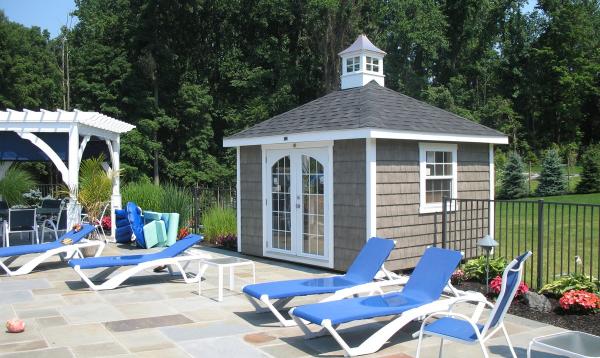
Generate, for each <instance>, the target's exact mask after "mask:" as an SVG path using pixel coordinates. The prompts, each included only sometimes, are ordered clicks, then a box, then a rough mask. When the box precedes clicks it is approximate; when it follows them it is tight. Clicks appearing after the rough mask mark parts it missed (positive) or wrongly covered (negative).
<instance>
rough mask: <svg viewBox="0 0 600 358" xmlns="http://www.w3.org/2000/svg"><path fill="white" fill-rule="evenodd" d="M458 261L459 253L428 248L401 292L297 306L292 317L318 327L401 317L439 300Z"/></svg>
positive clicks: (459, 258) (460, 256)
mask: <svg viewBox="0 0 600 358" xmlns="http://www.w3.org/2000/svg"><path fill="white" fill-rule="evenodd" d="M461 258H462V255H461V254H460V252H457V251H452V250H446V249H438V248H435V247H430V248H428V249H427V250H425V254H423V256H422V257H421V259H420V260H419V262H418V263H417V267H415V269H414V271H413V273H412V274H411V275H410V278H409V279H408V282H407V283H406V285H405V286H404V289H403V290H402V292H394V293H388V294H386V295H380V296H371V297H358V298H349V299H345V300H341V301H333V302H325V303H316V304H310V305H304V306H299V307H297V308H296V309H295V310H294V315H296V316H298V317H300V318H303V319H305V320H307V321H310V322H312V323H315V324H321V322H323V320H325V319H329V320H331V322H332V324H339V323H345V322H350V321H354V320H359V319H367V318H373V317H382V316H389V315H398V314H402V313H404V312H406V311H407V310H409V309H413V308H416V307H419V306H422V305H424V304H427V303H430V302H433V301H435V300H437V299H439V298H440V296H441V294H442V292H443V291H444V287H446V285H447V284H448V281H449V280H450V277H451V276H452V273H453V272H454V270H455V269H456V267H457V266H458V264H459V263H460V260H461Z"/></svg>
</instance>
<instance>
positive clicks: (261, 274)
mask: <svg viewBox="0 0 600 358" xmlns="http://www.w3.org/2000/svg"><path fill="white" fill-rule="evenodd" d="M201 250H203V251H210V252H211V254H212V255H213V256H214V257H219V256H224V255H237V254H235V253H231V252H229V251H222V250H218V249H212V248H203V249H201ZM128 253H131V251H130V250H129V249H128V248H126V247H117V246H115V245H114V244H110V245H108V246H107V248H106V251H105V255H112V254H128ZM249 258H250V259H255V258H253V257H249ZM18 262H19V261H17V263H18ZM190 271H194V272H195V271H197V264H196V263H193V264H192V265H191V266H190ZM236 275H237V279H236V284H237V291H235V292H231V291H226V292H225V299H224V300H223V302H220V303H219V302H216V300H215V298H216V296H217V290H216V284H217V279H216V272H215V271H214V270H210V269H209V271H208V272H207V273H206V275H205V279H204V281H203V290H202V295H201V296H198V286H197V284H185V283H182V280H181V278H180V277H179V278H178V277H176V276H174V277H169V276H167V275H166V274H154V273H150V272H148V273H144V274H143V275H140V276H136V277H134V278H133V279H131V280H130V281H127V282H126V284H125V285H124V286H123V287H122V288H118V289H115V290H110V291H101V292H94V291H91V290H90V289H89V288H88V287H87V286H86V285H85V284H83V283H82V282H81V281H80V280H79V277H78V276H77V274H75V272H73V270H72V269H71V268H69V267H67V266H66V265H64V264H62V263H60V262H59V261H58V259H56V260H54V261H50V262H49V263H47V264H44V265H42V266H41V269H40V270H38V271H36V272H34V273H32V274H30V275H27V276H22V277H6V276H2V277H1V278H0V317H1V318H2V319H9V318H13V317H19V318H22V319H24V320H25V322H26V325H27V329H26V331H25V332H24V333H20V334H9V333H5V332H2V333H0V357H44V358H51V357H100V356H111V357H190V356H191V357H285V358H293V357H308V356H342V355H343V352H342V350H340V348H339V346H338V345H337V344H336V343H335V341H334V340H333V339H332V338H331V337H321V338H317V339H313V340H305V339H304V338H303V335H302V334H301V332H300V330H299V328H297V327H290V328H282V327H279V326H278V324H277V321H276V320H275V318H274V317H273V316H272V315H271V314H268V313H264V314H257V313H255V312H254V310H253V308H252V306H251V305H250V303H248V301H247V300H246V299H245V297H244V296H243V295H242V294H241V293H239V289H240V286H241V285H243V284H245V283H247V282H250V281H251V271H250V270H245V269H241V268H240V269H239V270H238V271H237V272H236ZM325 275H331V272H325V271H321V270H318V269H312V268H307V267H305V266H300V265H295V264H291V263H282V262H278V261H271V260H266V259H260V260H258V261H257V262H256V277H257V282H263V281H271V280H283V279H293V278H306V277H318V276H325ZM315 301H316V298H315V297H310V298H306V299H298V300H296V301H292V303H294V304H295V303H298V302H315ZM468 308H469V307H465V309H468ZM387 320H388V319H387V318H386V319H385V320H372V321H369V322H367V323H366V324H364V323H365V322H361V323H363V324H361V325H360V326H357V325H356V324H355V325H349V326H348V327H347V328H346V329H343V330H342V333H343V334H344V335H345V336H346V337H348V340H349V341H357V340H362V339H364V338H365V337H368V336H369V335H370V334H372V333H373V332H374V331H375V330H376V329H377V328H379V327H381V325H382V324H383V323H382V322H384V321H387ZM506 321H507V322H506V325H507V329H508V331H509V334H510V335H511V339H512V341H513V343H514V345H515V349H516V351H517V354H518V355H519V356H522V357H524V356H525V353H526V347H527V344H528V343H529V341H530V340H531V339H532V338H533V337H536V336H541V335H546V334H551V333H555V332H559V331H561V329H559V328H556V327H552V326H548V325H546V324H541V323H538V322H534V321H530V320H527V319H524V318H520V317H515V316H510V315H509V316H508V317H507V318H506ZM418 328H419V325H418V323H416V322H413V324H411V325H409V326H408V327H406V328H405V329H404V330H403V331H402V332H401V333H399V334H397V335H396V336H394V337H393V338H392V341H391V342H390V344H388V345H387V346H386V347H385V348H384V349H382V350H381V351H379V352H378V353H377V354H376V355H375V356H377V357H412V356H413V355H414V354H415V349H416V344H417V340H416V339H413V338H412V334H413V333H414V332H415V331H417V330H418ZM438 345H439V340H438V339H431V338H430V339H426V340H425V347H426V348H425V349H424V350H423V354H424V356H426V357H428V356H437V351H438ZM488 347H489V348H490V352H491V353H492V356H495V357H508V356H510V353H509V351H508V347H507V346H506V345H505V341H504V339H503V338H502V337H501V336H498V337H497V338H494V339H492V340H491V342H490V344H489V346H488ZM444 353H445V355H446V356H447V357H458V356H462V357H465V356H468V355H469V354H472V356H473V357H476V356H479V355H480V350H479V347H477V346H472V347H470V346H465V345H458V344H454V343H447V344H446V348H445V350H444ZM541 356H544V355H542V354H537V355H534V357H541Z"/></svg>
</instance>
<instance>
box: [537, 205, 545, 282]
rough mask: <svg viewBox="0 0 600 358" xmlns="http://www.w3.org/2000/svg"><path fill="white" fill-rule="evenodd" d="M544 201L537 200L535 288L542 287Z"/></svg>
mask: <svg viewBox="0 0 600 358" xmlns="http://www.w3.org/2000/svg"><path fill="white" fill-rule="evenodd" d="M543 240H544V200H543V199H540V200H538V244H537V288H538V289H540V288H541V287H542V286H543V277H542V274H543V272H544V241H543Z"/></svg>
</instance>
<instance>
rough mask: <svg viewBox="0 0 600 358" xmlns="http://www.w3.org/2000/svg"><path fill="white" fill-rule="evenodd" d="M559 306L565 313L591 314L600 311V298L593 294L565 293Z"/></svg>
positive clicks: (580, 292) (575, 291)
mask: <svg viewBox="0 0 600 358" xmlns="http://www.w3.org/2000/svg"><path fill="white" fill-rule="evenodd" d="M558 304H559V305H560V307H561V308H562V309H563V310H565V311H570V312H582V313H590V312H595V311H596V310H598V309H600V298H599V297H598V296H596V295H595V294H593V293H591V292H587V291H583V290H571V291H567V292H565V294H564V295H563V296H562V297H561V298H560V300H558Z"/></svg>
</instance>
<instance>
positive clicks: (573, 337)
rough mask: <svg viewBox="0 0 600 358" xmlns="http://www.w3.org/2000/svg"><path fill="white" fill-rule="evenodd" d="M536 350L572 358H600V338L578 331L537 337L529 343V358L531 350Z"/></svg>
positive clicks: (528, 357)
mask: <svg viewBox="0 0 600 358" xmlns="http://www.w3.org/2000/svg"><path fill="white" fill-rule="evenodd" d="M535 348H537V349H541V350H543V351H544V352H547V353H554V354H559V355H561V356H564V357H571V358H592V357H600V337H598V336H594V335H593V334H589V333H584V332H578V331H567V332H561V333H556V334H551V335H548V336H542V337H536V338H534V339H533V340H532V341H531V342H529V347H528V348H527V358H530V357H531V350H532V349H535Z"/></svg>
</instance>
